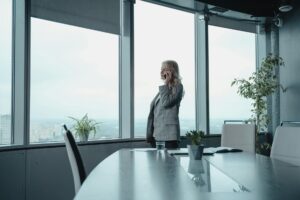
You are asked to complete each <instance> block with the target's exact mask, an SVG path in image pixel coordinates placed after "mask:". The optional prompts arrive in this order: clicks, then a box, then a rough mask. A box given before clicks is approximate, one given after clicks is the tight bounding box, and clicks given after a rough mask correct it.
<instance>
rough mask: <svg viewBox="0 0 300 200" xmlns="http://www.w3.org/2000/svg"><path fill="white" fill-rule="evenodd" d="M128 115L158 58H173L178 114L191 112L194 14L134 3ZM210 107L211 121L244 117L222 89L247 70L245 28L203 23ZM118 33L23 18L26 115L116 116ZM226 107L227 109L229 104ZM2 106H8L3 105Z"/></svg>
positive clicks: (4, 53)
mask: <svg viewBox="0 0 300 200" xmlns="http://www.w3.org/2000/svg"><path fill="white" fill-rule="evenodd" d="M9 2H10V0H1V1H0V4H1V5H0V32H1V37H0V113H3V112H4V113H5V112H10V90H11V76H10V74H11V68H10V66H11V43H10V41H11V12H10V11H11V10H10V9H8V7H9V6H11V5H9ZM134 23H135V33H134V34H135V77H134V80H135V117H136V119H140V118H143V119H145V118H147V115H148V112H149V108H150V102H151V100H152V98H153V97H154V96H155V94H156V93H157V92H158V86H159V85H161V84H163V83H162V81H161V80H160V67H161V62H162V61H164V60H167V59H173V60H176V61H177V62H178V64H179V67H180V73H181V76H182V82H183V85H184V89H185V96H184V98H183V100H182V103H181V108H180V109H181V110H180V117H181V118H188V119H194V117H195V97H194V96H195V86H194V83H195V77H194V76H195V69H194V67H195V51H194V50H195V46H194V39H195V35H194V34H195V33H194V15H193V14H191V13H187V12H183V11H178V10H174V9H171V8H167V7H162V6H158V5H152V4H150V3H147V2H141V1H137V4H136V8H135V21H134ZM209 43H210V48H209V53H210V57H209V59H210V60H209V63H210V111H211V117H214V118H231V119H232V118H235V119H237V118H248V117H250V115H251V113H250V102H249V101H246V100H244V99H242V98H241V97H239V96H238V95H237V94H236V89H237V88H234V87H231V86H230V83H231V81H232V80H233V79H234V78H242V77H247V76H249V75H250V74H251V72H252V71H254V70H255V36H254V34H252V33H245V32H241V31H235V30H228V29H224V28H218V27H212V26H210V28H209ZM118 67H119V37H118V36H117V35H114V34H110V33H103V32H99V31H94V30H89V29H84V28H80V27H74V26H70V25H65V24H60V23H56V22H51V21H45V20H41V19H37V18H31V96H30V100H31V104H30V105H31V107H30V111H31V118H32V119H42V118H45V119H47V118H65V117H67V116H74V117H81V116H83V115H84V114H85V113H88V114H89V116H90V117H92V118H97V119H98V118H113V119H116V118H118V105H119V104H118V94H119V91H118V84H119V82H118V73H119V72H118ZM232 106H234V109H232ZM8 108H9V109H8Z"/></svg>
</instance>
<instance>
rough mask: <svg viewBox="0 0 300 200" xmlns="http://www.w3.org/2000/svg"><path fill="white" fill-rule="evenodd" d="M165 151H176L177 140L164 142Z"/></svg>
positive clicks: (177, 146)
mask: <svg viewBox="0 0 300 200" xmlns="http://www.w3.org/2000/svg"><path fill="white" fill-rule="evenodd" d="M165 145H166V148H167V149H177V148H179V144H178V141H177V140H170V141H166V143H165Z"/></svg>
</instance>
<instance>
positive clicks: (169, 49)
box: [134, 1, 195, 137]
mask: <svg viewBox="0 0 300 200" xmlns="http://www.w3.org/2000/svg"><path fill="white" fill-rule="evenodd" d="M134 16H135V19H134V20H135V21H134V25H135V30H134V31H135V33H134V37H135V38H134V39H135V42H134V43H135V47H134V50H135V56H134V57H135V60H134V63H135V69H134V95H135V96H134V102H135V105H134V110H135V113H134V115H135V121H134V126H135V127H134V128H135V137H145V132H146V124H147V117H148V113H149V108H150V103H151V101H152V99H153V98H154V96H155V95H156V94H157V92H158V86H159V85H162V84H163V82H162V80H160V68H161V63H162V61H164V60H169V59H171V60H176V61H177V62H178V64H179V68H180V74H181V76H182V83H183V86H184V90H185V95H184V97H183V99H182V102H181V107H180V114H179V117H180V126H181V134H185V133H186V131H187V130H190V129H195V44H194V43H195V36H194V29H195V28H194V14H191V13H187V12H184V11H179V10H176V9H171V8H167V7H163V6H159V5H155V4H151V3H147V2H143V1H137V2H136V4H135V14H134Z"/></svg>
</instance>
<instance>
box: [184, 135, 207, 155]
mask: <svg viewBox="0 0 300 200" xmlns="http://www.w3.org/2000/svg"><path fill="white" fill-rule="evenodd" d="M203 136H204V131H197V130H191V131H188V132H187V133H186V137H187V139H188V140H189V141H190V142H191V145H187V148H188V152H189V156H190V159H191V160H201V159H202V154H203V149H204V145H201V144H200V142H201V138H202V137H203Z"/></svg>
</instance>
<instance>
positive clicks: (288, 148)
mask: <svg viewBox="0 0 300 200" xmlns="http://www.w3.org/2000/svg"><path fill="white" fill-rule="evenodd" d="M270 157H271V158H276V159H278V160H282V161H285V162H288V163H291V164H294V165H297V166H300V127H284V126H282V127H281V126H279V127H277V129H276V131H275V136H274V139H273V145H272V148H271V154H270Z"/></svg>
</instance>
